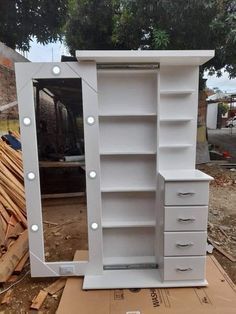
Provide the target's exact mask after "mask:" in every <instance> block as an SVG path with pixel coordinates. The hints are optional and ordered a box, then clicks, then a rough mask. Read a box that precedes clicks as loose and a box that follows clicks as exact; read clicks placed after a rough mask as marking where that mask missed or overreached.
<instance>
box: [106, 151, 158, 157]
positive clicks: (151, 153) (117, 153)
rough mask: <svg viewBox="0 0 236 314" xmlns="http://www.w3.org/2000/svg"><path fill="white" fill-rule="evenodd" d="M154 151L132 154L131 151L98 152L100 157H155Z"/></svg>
mask: <svg viewBox="0 0 236 314" xmlns="http://www.w3.org/2000/svg"><path fill="white" fill-rule="evenodd" d="M155 154H156V152H155V151H137V152H132V151H127V152H125V151H111V152H108V151H107V152H105V151H103V152H100V155H108V156H111V155H155Z"/></svg>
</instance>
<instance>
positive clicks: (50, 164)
mask: <svg viewBox="0 0 236 314" xmlns="http://www.w3.org/2000/svg"><path fill="white" fill-rule="evenodd" d="M39 166H40V167H41V168H67V167H68V168H74V167H82V166H84V162H79V161H40V162H39Z"/></svg>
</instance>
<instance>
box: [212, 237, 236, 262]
mask: <svg viewBox="0 0 236 314" xmlns="http://www.w3.org/2000/svg"><path fill="white" fill-rule="evenodd" d="M208 242H210V243H211V245H212V246H213V247H214V248H215V249H216V250H217V251H218V252H220V253H221V254H222V255H224V256H225V257H226V258H228V259H229V260H230V261H231V262H236V258H235V257H233V256H232V255H231V254H229V253H227V252H226V251H225V250H224V249H223V248H222V247H220V246H219V245H217V244H215V242H214V241H213V240H211V239H209V238H208Z"/></svg>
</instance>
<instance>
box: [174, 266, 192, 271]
mask: <svg viewBox="0 0 236 314" xmlns="http://www.w3.org/2000/svg"><path fill="white" fill-rule="evenodd" d="M176 270H177V271H191V270H193V269H192V268H191V267H189V268H176Z"/></svg>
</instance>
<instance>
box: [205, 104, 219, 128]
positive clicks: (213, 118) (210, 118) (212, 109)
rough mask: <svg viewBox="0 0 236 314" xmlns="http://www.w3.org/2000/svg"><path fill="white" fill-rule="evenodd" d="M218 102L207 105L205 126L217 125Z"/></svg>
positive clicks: (212, 126)
mask: <svg viewBox="0 0 236 314" xmlns="http://www.w3.org/2000/svg"><path fill="white" fill-rule="evenodd" d="M217 113H218V103H214V104H208V106H207V128H208V129H216V126H217Z"/></svg>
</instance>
